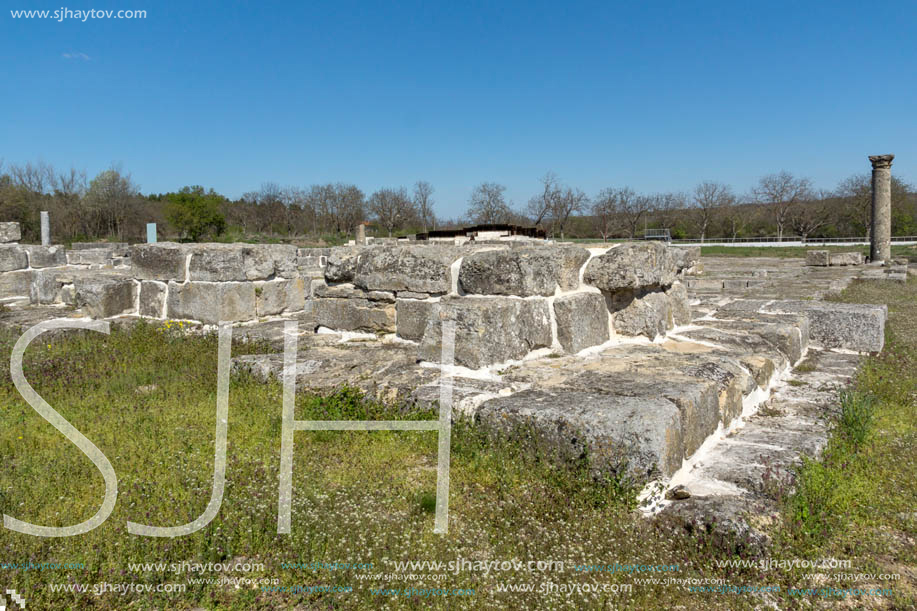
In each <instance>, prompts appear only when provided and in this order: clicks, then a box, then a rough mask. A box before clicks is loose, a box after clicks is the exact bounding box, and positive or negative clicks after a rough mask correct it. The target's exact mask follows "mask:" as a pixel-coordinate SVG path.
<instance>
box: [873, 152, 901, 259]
mask: <svg viewBox="0 0 917 611" xmlns="http://www.w3.org/2000/svg"><path fill="white" fill-rule="evenodd" d="M894 158H895V156H894V155H871V156H870V157H869V161H870V163H872V236H871V240H870V243H869V258H870V259H871V260H872V262H873V263H880V262H881V263H885V262H887V261H890V260H891V257H892V159H894Z"/></svg>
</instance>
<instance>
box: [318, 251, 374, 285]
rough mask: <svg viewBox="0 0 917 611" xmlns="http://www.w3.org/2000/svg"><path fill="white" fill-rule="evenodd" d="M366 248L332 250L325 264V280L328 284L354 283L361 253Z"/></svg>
mask: <svg viewBox="0 0 917 611" xmlns="http://www.w3.org/2000/svg"><path fill="white" fill-rule="evenodd" d="M364 250H365V247H348V246H339V247H336V248H332V249H331V252H330V253H329V254H328V259H327V261H326V262H325V268H324V270H325V280H327V281H328V282H338V283H340V282H348V283H352V282H353V278H354V275H355V274H356V273H357V263H358V262H359V256H360V253H362V252H363V251H364Z"/></svg>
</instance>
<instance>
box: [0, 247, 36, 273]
mask: <svg viewBox="0 0 917 611" xmlns="http://www.w3.org/2000/svg"><path fill="white" fill-rule="evenodd" d="M28 266H29V257H28V255H27V254H26V251H25V249H24V248H23V247H21V246H19V245H16V244H3V245H0V272H12V271H15V270H17V269H26V268H27V267H28Z"/></svg>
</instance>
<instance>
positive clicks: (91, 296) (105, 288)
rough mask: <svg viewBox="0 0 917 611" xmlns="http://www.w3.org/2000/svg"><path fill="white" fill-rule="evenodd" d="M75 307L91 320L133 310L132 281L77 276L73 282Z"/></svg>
mask: <svg viewBox="0 0 917 611" xmlns="http://www.w3.org/2000/svg"><path fill="white" fill-rule="evenodd" d="M73 286H74V290H75V301H76V305H77V307H80V308H83V310H84V311H85V312H86V313H87V314H89V316H91V317H92V318H108V317H110V316H118V315H121V314H125V313H129V312H131V311H132V310H133V309H134V303H135V302H134V290H135V284H134V281H133V280H131V279H130V278H114V277H106V276H78V277H76V278H74V282H73Z"/></svg>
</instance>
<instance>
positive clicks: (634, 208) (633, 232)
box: [613, 187, 651, 239]
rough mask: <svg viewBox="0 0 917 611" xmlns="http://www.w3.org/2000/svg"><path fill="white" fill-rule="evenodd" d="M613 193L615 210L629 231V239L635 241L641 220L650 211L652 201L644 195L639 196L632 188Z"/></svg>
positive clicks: (624, 188) (617, 190)
mask: <svg viewBox="0 0 917 611" xmlns="http://www.w3.org/2000/svg"><path fill="white" fill-rule="evenodd" d="M613 193H614V203H615V210H616V211H617V213H618V216H619V217H620V218H621V220H622V221H623V223H624V226H625V228H626V229H627V234H628V237H630V239H634V238H635V237H637V227H638V226H639V224H640V219H642V218H643V215H644V214H646V213H647V211H648V210H649V209H650V201H651V200H650V198H648V197H646V196H644V195H637V193H635V192H634V190H633V189H631V188H630V187H623V188H621V189H615V190H614V191H613Z"/></svg>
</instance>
